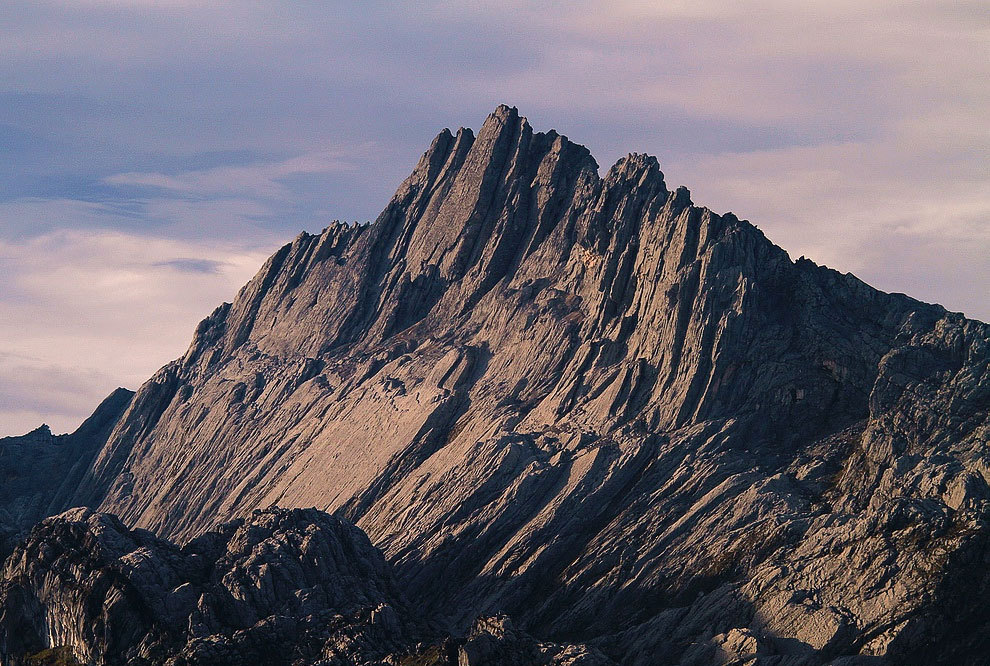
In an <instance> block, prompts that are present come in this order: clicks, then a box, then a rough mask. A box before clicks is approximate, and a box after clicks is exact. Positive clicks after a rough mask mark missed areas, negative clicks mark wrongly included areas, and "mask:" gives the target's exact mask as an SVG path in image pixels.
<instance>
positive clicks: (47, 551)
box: [0, 508, 610, 666]
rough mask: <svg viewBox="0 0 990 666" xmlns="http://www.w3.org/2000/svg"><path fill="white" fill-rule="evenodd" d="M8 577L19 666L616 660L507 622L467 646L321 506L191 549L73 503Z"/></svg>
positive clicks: (8, 613)
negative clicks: (433, 621)
mask: <svg viewBox="0 0 990 666" xmlns="http://www.w3.org/2000/svg"><path fill="white" fill-rule="evenodd" d="M2 574H3V582H2V583H0V663H3V664H5V665H16V666H20V665H27V664H36V663H39V662H40V663H45V661H46V660H48V661H56V663H58V661H57V660H59V659H60V660H61V663H66V664H97V663H98V664H134V665H138V664H168V665H169V666H193V665H199V666H207V665H212V664H267V665H272V666H275V665H278V664H321V665H325V666H345V665H353V666H357V665H369V666H370V665H372V664H381V665H383V666H384V665H386V664H391V665H392V666H403V665H407V666H411V665H412V664H421V665H422V666H429V665H431V664H432V665H434V666H447V665H448V664H449V665H450V666H453V663H454V659H457V658H460V654H459V653H462V654H463V655H464V657H463V658H461V660H462V661H464V663H465V664H484V663H491V664H509V663H520V664H525V665H526V666H536V665H545V666H606V665H607V664H608V663H610V662H608V661H607V660H606V659H605V658H604V657H601V655H599V654H598V653H596V652H594V651H592V650H589V649H588V648H586V647H584V646H556V645H551V644H541V643H537V642H536V641H534V640H533V639H532V638H530V637H529V636H527V635H525V634H522V633H521V632H519V631H517V630H515V629H513V628H512V626H511V624H510V623H508V621H507V619H506V618H498V617H495V618H484V619H482V620H479V623H478V625H477V626H476V627H475V628H474V630H473V631H472V632H471V634H470V635H469V636H468V637H467V639H466V640H464V641H461V645H460V646H458V645H457V644H455V643H454V641H453V640H452V639H450V638H449V637H446V638H445V637H442V636H440V635H439V634H438V632H436V631H435V630H432V629H431V628H430V627H429V625H428V624H427V623H425V622H423V621H421V620H419V619H417V618H415V617H413V616H412V615H411V614H410V611H409V609H408V605H407V604H406V603H405V602H404V601H403V599H402V595H401V593H400V592H399V591H398V588H397V586H396V582H395V580H394V577H393V575H392V571H391V570H390V568H389V566H388V565H387V564H386V563H385V559H384V557H382V554H381V552H380V551H379V550H378V549H376V548H375V547H374V546H372V545H371V543H370V542H369V541H368V537H367V536H365V534H364V533H363V532H361V530H359V529H357V528H356V527H354V526H353V525H350V524H347V523H345V522H343V521H340V520H338V519H337V518H334V517H332V516H329V515H327V514H326V513H323V512H321V511H317V510H315V509H306V510H303V509H295V510H291V511H290V510H281V509H269V510H266V511H260V510H259V511H255V512H253V514H252V515H251V517H250V518H248V519H247V520H236V521H233V522H231V523H227V524H225V525H222V526H220V527H219V528H218V529H216V530H215V531H212V532H208V533H206V534H204V535H202V536H200V537H198V538H196V539H193V540H192V541H190V542H189V543H188V544H187V545H185V546H184V547H182V548H179V547H177V546H175V545H173V544H172V543H170V542H168V541H164V540H162V539H158V538H156V537H155V536H154V535H152V534H151V533H150V532H147V531H146V530H128V529H127V528H126V527H124V525H123V524H121V522H120V521H119V520H118V519H117V518H115V517H114V516H112V515H110V514H101V513H93V512H91V511H90V510H88V509H84V508H78V509H72V510H70V511H68V512H66V513H64V514H61V515H59V516H56V517H54V518H49V519H48V520H45V521H43V522H42V523H41V524H40V525H38V526H37V527H36V528H35V529H34V530H33V531H32V532H31V533H30V535H28V537H27V538H26V539H25V540H24V541H23V542H22V543H21V544H20V545H19V546H18V547H17V548H16V549H15V551H14V552H13V554H12V555H11V556H10V557H9V558H8V559H7V562H6V564H5V566H4V568H3V572H2ZM422 638H427V639H432V641H430V640H427V641H426V642H424V641H422V640H419V639H422ZM486 660H487V661H486ZM514 660H517V661H514Z"/></svg>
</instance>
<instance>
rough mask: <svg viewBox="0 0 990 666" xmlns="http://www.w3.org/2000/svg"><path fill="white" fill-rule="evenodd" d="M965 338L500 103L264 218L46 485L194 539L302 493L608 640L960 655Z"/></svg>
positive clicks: (434, 578)
mask: <svg viewBox="0 0 990 666" xmlns="http://www.w3.org/2000/svg"><path fill="white" fill-rule="evenodd" d="M988 358H990V327H988V326H987V325H986V324H982V323H980V322H976V321H970V320H966V319H965V318H964V317H962V316H961V315H958V314H953V313H949V312H946V311H945V310H944V309H942V308H941V307H938V306H933V305H927V304H924V303H920V302H918V301H916V300H913V299H911V298H908V297H906V296H904V295H900V294H886V293H883V292H880V291H877V290H875V289H873V288H871V287H869V286H868V285H866V284H864V283H863V282H861V281H860V280H858V279H857V278H855V277H854V276H852V275H848V274H845V275H843V274H840V273H837V272H836V271H833V270H830V269H828V268H824V267H821V266H818V265H816V264H814V263H813V262H811V261H809V260H805V259H800V260H798V261H797V262H794V261H791V260H790V258H789V257H788V255H787V253H786V252H785V251H784V250H782V249H780V248H779V247H777V246H775V245H773V244H772V243H771V242H770V241H769V240H767V239H766V237H765V236H764V235H763V234H762V233H761V232H760V231H759V230H758V229H757V228H756V227H754V226H753V225H751V224H749V223H748V222H746V221H743V220H739V219H737V218H736V217H735V216H733V215H732V214H725V215H717V214H715V213H713V212H712V211H710V210H708V209H706V208H699V207H697V206H695V205H694V204H693V203H692V201H691V197H690V194H689V192H688V191H687V190H686V189H685V188H677V189H676V190H673V191H671V190H670V189H669V188H668V187H667V185H666V183H665V182H664V176H663V173H662V172H661V170H660V166H659V164H658V162H657V160H656V159H655V158H653V157H650V156H646V155H638V154H631V155H629V156H627V157H625V158H623V159H621V160H619V161H618V162H617V163H616V164H615V165H613V166H612V167H611V168H610V169H609V170H608V172H607V173H606V174H605V176H604V177H602V176H600V175H599V172H598V165H597V163H596V162H595V160H594V159H593V158H592V156H591V155H590V153H589V152H588V151H587V149H585V148H584V147H582V146H580V145H577V144H575V143H572V142H571V141H570V140H568V139H567V137H565V136H563V135H560V134H557V133H556V132H554V131H550V132H547V133H540V132H534V131H533V129H532V128H531V127H530V125H529V123H528V122H527V121H526V119H525V118H522V117H520V116H519V114H518V112H517V111H516V110H515V109H514V108H509V107H505V106H501V107H499V108H498V109H496V110H495V112H494V113H493V114H491V115H490V116H489V117H488V118H487V120H486V121H485V122H484V124H483V125H482V127H481V129H480V130H479V131H478V133H477V136H475V134H474V133H473V132H472V131H471V130H468V129H461V130H459V131H458V132H457V133H456V134H453V133H451V132H450V131H448V130H444V131H443V132H441V133H440V134H439V135H438V136H437V137H436V139H434V141H433V143H432V145H431V146H430V148H429V150H428V151H427V152H426V153H425V154H424V155H423V157H422V158H421V160H420V161H419V164H418V165H417V166H416V168H415V169H414V170H413V172H412V174H411V175H410V176H409V177H408V178H407V179H406V180H405V182H403V183H402V185H401V186H400V187H399V189H398V191H397V192H396V194H395V196H394V197H393V198H392V200H391V201H390V202H389V203H388V205H387V206H386V208H385V210H384V211H383V212H382V214H381V215H380V216H379V217H378V219H377V220H376V221H375V222H374V223H373V224H371V225H359V226H351V225H347V224H333V225H331V226H330V227H328V228H327V229H325V230H324V231H323V232H322V233H321V234H319V235H309V234H301V235H300V236H298V237H297V238H296V239H295V240H293V241H292V243H290V244H288V245H286V246H284V247H283V248H281V249H280V250H278V251H277V252H276V253H275V254H274V255H273V256H272V257H271V258H270V259H269V260H268V261H267V262H266V263H265V265H264V266H263V267H262V269H261V271H260V272H259V273H258V274H257V276H255V278H254V279H252V280H251V282H249V283H248V284H247V285H246V286H245V287H244V288H243V289H241V291H240V292H239V293H238V295H237V298H236V299H235V301H234V302H233V303H232V304H224V305H222V306H220V307H219V308H217V309H216V310H215V311H214V312H213V313H212V314H211V315H210V316H209V317H207V318H206V319H204V320H203V321H202V323H200V325H199V326H198V328H197V329H196V332H195V336H194V338H193V341H192V343H191V345H190V347H189V349H188V351H187V352H186V354H185V355H184V356H183V357H182V358H181V359H178V360H176V361H174V362H172V363H170V364H168V365H166V366H165V367H164V368H162V369H161V370H160V371H159V372H158V373H156V374H155V375H154V376H153V377H152V378H151V379H150V380H149V381H148V382H147V383H145V384H144V385H143V386H142V387H141V388H140V389H139V390H138V391H137V393H136V394H135V395H134V396H133V398H130V397H129V396H128V398H129V403H127V404H126V407H124V408H121V409H114V410H111V411H112V413H113V419H114V420H113V421H112V424H111V426H112V427H110V428H105V429H103V430H101V431H100V434H99V436H98V437H97V436H96V435H94V436H93V437H94V438H96V439H91V440H90V444H88V446H90V448H91V449H92V450H93V451H94V453H93V454H92V455H91V456H90V458H87V464H86V468H85V472H84V473H80V474H78V475H77V477H72V478H71V480H70V481H69V482H68V483H69V485H70V486H71V488H69V490H63V491H62V495H60V497H64V501H63V504H62V505H61V506H49V505H46V507H45V511H44V512H41V513H43V514H45V515H47V513H54V512H56V511H60V510H63V509H66V508H69V507H72V506H87V507H92V508H98V509H99V510H101V511H106V512H112V513H114V514H117V515H118V516H119V517H120V519H121V520H122V521H123V523H124V524H126V525H128V526H131V527H141V528H146V529H149V530H151V531H153V532H156V533H157V534H158V535H159V536H161V537H167V538H171V539H176V540H179V541H184V540H188V539H190V538H191V537H193V536H194V535H196V534H200V533H203V532H206V531H208V530H209V529H211V528H213V527H214V526H215V525H216V524H217V523H218V522H221V521H227V520H233V519H237V518H241V517H245V516H250V515H251V514H252V511H254V510H255V509H258V508H267V507H269V506H272V505H278V506H281V507H290V508H291V507H316V508H318V509H321V510H324V511H327V512H330V513H333V514H335V515H336V516H338V517H340V518H343V519H346V520H348V521H351V522H353V523H355V524H356V525H357V526H358V527H360V528H361V529H363V530H364V531H365V532H366V533H367V534H368V536H369V537H370V539H371V541H372V542H373V543H374V544H375V545H376V546H377V547H378V548H380V549H381V550H382V551H383V552H384V555H385V558H386V559H387V560H388V562H389V563H390V565H391V567H392V568H393V569H394V572H395V577H396V580H398V581H399V583H398V584H399V585H401V586H402V588H403V590H404V594H405V595H406V597H407V598H408V600H409V603H410V604H411V605H412V606H414V607H416V608H417V609H418V611H417V612H419V613H422V614H423V615H425V616H428V617H431V618H435V619H436V621H437V622H438V623H440V624H441V625H442V626H444V627H446V628H447V629H448V630H449V631H451V632H452V633H454V634H463V633H464V632H465V631H467V630H468V629H469V627H471V625H472V622H473V621H474V620H475V618H476V617H478V616H479V615H491V614H494V613H499V612H505V613H508V614H509V615H510V616H511V617H512V618H513V621H514V622H515V624H516V625H517V626H519V627H520V628H521V629H522V630H525V631H526V632H528V634H531V635H532V636H536V637H537V638H539V639H546V640H553V641H559V642H566V643H570V642H577V641H580V642H582V643H591V644H592V645H593V646H594V649H595V650H600V651H601V652H602V653H603V654H605V655H607V656H608V657H610V658H611V659H614V660H615V661H616V662H618V663H623V664H643V665H646V664H685V665H686V664H710V663H726V664H727V663H754V662H753V661H752V660H761V663H774V664H795V665H797V664H825V663H835V664H839V663H842V664H888V663H889V664H936V663H945V664H978V663H984V662H985V661H986V660H987V659H990V639H988V638H987V637H988V636H990V633H988V631H987V629H988V628H990V627H987V626H986V625H987V615H986V613H984V612H983V610H982V603H981V599H984V598H985V596H986V592H987V591H988V587H990V574H988V573H987V572H988V571H990V569H988V566H987V565H988V564H990V548H988V543H987V539H988V536H990V530H988V526H987V522H986V519H987V514H988V510H990V505H988V504H987V500H988V499H990V488H988V485H987V479H988V477H990V463H988V457H987V455H988V454H987V446H986V445H987V443H988V439H990V426H988V408H990V377H988V368H987V364H988ZM120 400H123V398H122V397H121V396H118V397H117V398H116V399H115V401H114V405H116V404H117V403H119V402H120ZM105 411H106V410H105ZM93 442H95V444H94V443H93ZM18 445H20V444H18ZM0 446H3V447H6V448H8V449H9V448H11V447H13V446H15V443H14V441H13V440H11V441H9V442H7V443H4V441H3V440H0ZM37 446H54V445H53V444H45V443H40V444H37ZM3 460H4V456H0V465H3V464H8V463H4V462H2V461H3ZM24 474H29V472H26V471H25V472H24ZM46 482H47V481H46ZM41 483H42V480H40V479H39V480H37V482H36V485H35V486H33V488H34V489H35V490H34V491H32V490H31V488H32V486H31V484H30V483H26V482H25V483H24V484H22V485H23V486H24V488H25V489H24V490H23V492H21V495H20V496H19V499H17V501H18V502H20V503H21V505H23V504H25V503H28V502H29V500H30V497H31V494H30V493H31V492H39V491H37V488H39V487H41V486H40V485H37V484H41ZM11 501H14V500H11ZM42 517H44V516H43V515H40V514H39V515H35V516H34V518H35V519H39V518H42ZM163 548H164V547H163ZM8 570H10V565H8ZM0 624H2V618H0ZM476 630H477V627H475V630H473V631H476ZM499 631H502V629H499ZM467 658H468V657H465V659H467ZM436 663H444V662H436ZM462 663H469V664H480V663H488V662H485V661H483V660H482V661H477V660H476V661H470V660H469V661H467V662H462ZM491 663H508V662H497V661H493V662H491ZM518 663H524V662H518ZM525 663H537V662H525ZM547 663H549V662H547ZM554 663H557V662H554ZM561 663H564V662H561ZM574 663H577V662H574ZM596 663H597V662H596Z"/></svg>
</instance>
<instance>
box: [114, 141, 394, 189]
mask: <svg viewBox="0 0 990 666" xmlns="http://www.w3.org/2000/svg"><path fill="white" fill-rule="evenodd" d="M374 151H375V146H374V144H372V143H370V142H368V143H364V144H361V145H358V146H353V147H348V148H345V149H337V150H325V151H319V152H310V153H306V154H303V155H298V156H296V157H292V158H289V159H286V160H281V161H278V162H262V163H255V164H248V165H237V166H222V167H214V168H211V169H202V170H193V171H185V172H182V173H177V174H173V175H170V174H164V173H155V172H151V173H120V174H114V175H112V176H108V177H106V178H105V179H104V182H105V183H107V184H110V185H130V186H136V187H146V188H153V189H159V190H165V191H167V192H171V193H174V194H175V195H181V196H197V197H202V196H235V195H239V196H249V197H251V198H282V199H284V198H287V197H290V196H291V195H292V190H291V189H290V188H288V187H287V186H286V185H285V180H286V179H289V178H291V177H293V176H300V175H308V174H325V173H339V172H347V171H354V170H355V169H357V168H358V166H359V161H358V160H360V161H364V162H367V161H368V159H369V158H370V157H371V156H372V155H373V153H374Z"/></svg>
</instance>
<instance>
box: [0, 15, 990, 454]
mask: <svg viewBox="0 0 990 666" xmlns="http://www.w3.org/2000/svg"><path fill="white" fill-rule="evenodd" d="M727 4H731V3H724V2H708V1H706V0H693V1H690V2H677V1H673V2H663V3H659V2H623V1H611V2H598V3H593V2H581V1H574V0H572V1H569V2H540V3H535V2H533V3H523V2H512V1H511V0H510V1H506V0H502V1H500V2H474V3H468V2H465V3H449V2H448V3H443V2H417V3H408V2H403V3H398V2H395V3H385V2H362V3H350V2H348V3H338V2H316V1H301V0H292V1H291V2H290V1H284V2H283V1H276V0H265V1H260V0H259V1H257V2H236V1H235V2H229V3H216V2H206V1H205V0H116V1H114V0H4V2H3V7H2V8H0V23H2V25H3V30H2V32H0V150H2V154H3V158H4V159H3V160H0V341H2V342H0V436H3V435H9V434H20V433H22V432H25V431H27V430H29V429H31V428H33V427H35V426H37V425H38V424H40V423H41V422H43V421H44V422H47V423H49V424H50V425H51V426H52V428H53V429H54V430H55V431H59V432H63V431H69V430H72V429H74V428H75V427H76V426H77V425H78V424H79V422H80V421H81V420H82V419H83V418H84V417H85V416H86V415H88V414H89V413H90V412H91V411H92V409H93V408H94V407H95V405H96V404H97V403H98V402H99V400H100V399H101V398H102V397H103V396H105V395H106V394H107V393H109V392H110V391H111V390H112V389H113V388H115V387H116V386H118V385H124V386H128V387H130V388H137V386H139V385H140V383H141V382H143V381H144V380H145V379H147V378H148V377H149V376H150V375H151V373H152V372H154V370H155V369H157V368H158V367H159V366H161V365H162V364H164V363H165V362H167V361H168V360H170V359H172V358H174V357H176V356H179V355H180V354H181V353H182V352H183V351H184V349H185V347H186V345H187V344H188V342H189V340H190V338H191V336H192V331H193V328H194V327H195V324H196V322H197V321H198V320H199V319H201V318H202V317H203V316H205V315H206V314H207V313H209V311H210V310H211V309H212V308H213V307H214V306H215V305H216V304H218V303H219V302H220V301H222V300H230V299H231V298H232V296H233V294H234V293H235V292H236V290H237V288H238V287H239V286H240V285H241V284H242V283H243V282H245V281H246V280H247V279H248V278H249V277H250V276H251V275H252V274H253V273H254V271H256V270H257V268H258V267H259V266H260V264H261V262H262V261H263V259H264V258H265V256H267V255H268V254H269V253H270V252H271V251H272V250H273V249H274V248H275V247H277V246H278V245H280V244H282V243H283V242H286V241H288V240H289V239H291V238H292V237H293V236H295V235H296V234H297V233H298V232H299V231H300V230H302V229H306V230H309V231H318V230H319V229H321V228H322V227H323V226H325V225H326V224H327V222H328V221H330V220H332V219H334V218H339V219H345V220H369V219H374V218H375V217H376V215H377V213H378V212H379V211H380V210H381V208H382V207H383V206H384V204H385V203H386V201H387V200H388V198H389V196H390V195H391V193H392V191H393V190H394V189H395V187H396V185H398V183H399V182H400V181H401V180H402V178H403V177H404V176H405V175H406V173H407V172H408V171H409V170H410V169H411V168H412V166H413V165H414V164H415V162H416V159H417V158H418V156H419V154H420V153H421V152H422V151H423V150H424V149H425V148H426V147H427V145H428V144H429V141H430V139H431V138H432V137H433V136H434V135H435V134H436V133H437V132H438V131H439V130H440V129H442V128H443V127H452V128H456V127H458V126H461V125H464V126H471V127H475V128H477V127H478V126H479V125H480V123H481V122H482V120H483V119H484V117H485V115H486V114H487V113H489V112H490V111H491V110H492V109H493V108H494V107H495V106H496V105H497V104H499V103H503V102H504V103H507V104H510V105H515V106H517V107H518V108H519V110H520V112H521V113H522V114H523V115H525V116H527V117H528V118H529V119H530V121H531V123H532V124H533V125H534V127H535V128H537V129H541V130H546V129H549V128H551V127H552V128H555V129H557V130H559V131H561V132H562V133H564V134H567V135H568V136H569V137H571V138H572V139H573V140H575V141H577V142H579V143H583V144H585V145H587V146H588V147H589V148H590V149H591V150H592V152H593V153H594V155H595V157H596V158H597V159H598V162H599V164H601V165H602V168H603V170H604V169H607V167H608V166H609V165H610V164H612V163H613V162H614V161H615V160H616V159H617V158H618V157H620V156H622V155H624V154H626V153H628V152H632V151H637V152H649V153H651V154H654V155H657V156H658V158H659V159H660V162H661V165H662V167H663V169H664V172H665V174H666V176H667V181H668V184H670V185H671V186H676V185H680V184H685V185H687V186H688V187H689V188H690V189H691V190H692V194H693V199H694V200H695V201H696V202H698V203H699V204H702V205H707V206H709V207H711V208H712V209H714V210H716V211H718V212H724V211H727V210H731V211H733V212H735V213H736V214H737V215H739V216H740V217H743V218H746V219H749V220H751V221H752V222H754V223H755V224H756V225H757V226H759V227H760V228H762V229H763V230H764V231H765V232H766V233H767V235H768V236H769V237H770V238H771V239H772V240H774V241H775V242H776V243H778V244H779V245H781V246H783V247H784V248H785V249H787V250H788V251H789V252H790V254H791V256H792V257H797V256H799V255H806V256H808V257H810V258H812V259H814V260H816V261H818V262H819V263H824V264H827V265H829V266H832V267H834V268H837V269H839V270H842V271H851V272H854V273H856V274H857V275H858V276H860V277H861V278H863V279H864V280H866V281H867V282H870V283H871V284H873V285H875V286H877V287H879V288H881V289H885V290H887V291H903V292H906V293H909V294H911V295H913V296H915V297H917V298H921V299H923V300H927V301H933V302H938V303H941V304H942V305H944V306H946V307H947V308H949V309H951V310H958V311H963V312H965V313H966V314H968V315H969V316H972V317H976V318H979V319H983V320H984V321H986V320H990V299H988V298H987V293H988V286H990V259H988V257H990V168H988V162H990V160H988V157H990V123H988V122H987V120H986V114H987V109H988V108H990V86H988V84H987V81H990V13H988V12H987V11H986V5H985V4H984V3H983V2H979V1H975V2H967V1H965V0H962V1H955V2H918V1H911V2H872V3H870V2H865V3H864V2H862V1H858V2H846V1H844V0H825V1H812V2H805V3H794V2H784V1H771V2H743V3H735V4H734V6H733V7H732V8H730V9H726V5H727Z"/></svg>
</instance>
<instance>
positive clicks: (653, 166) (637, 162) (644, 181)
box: [606, 153, 667, 192]
mask: <svg viewBox="0 0 990 666" xmlns="http://www.w3.org/2000/svg"><path fill="white" fill-rule="evenodd" d="M606 178H611V179H618V180H623V181H635V182H636V184H637V185H638V186H646V185H658V186H659V187H660V189H661V190H662V191H664V192H665V191H666V190H667V187H666V184H665V183H664V179H663V171H661V170H660V161H659V160H658V159H657V158H656V157H654V156H653V155H647V154H645V153H629V154H628V155H626V156H625V157H623V158H620V159H619V161H617V162H616V163H615V164H613V165H612V168H611V169H609V172H608V175H607V176H606Z"/></svg>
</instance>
